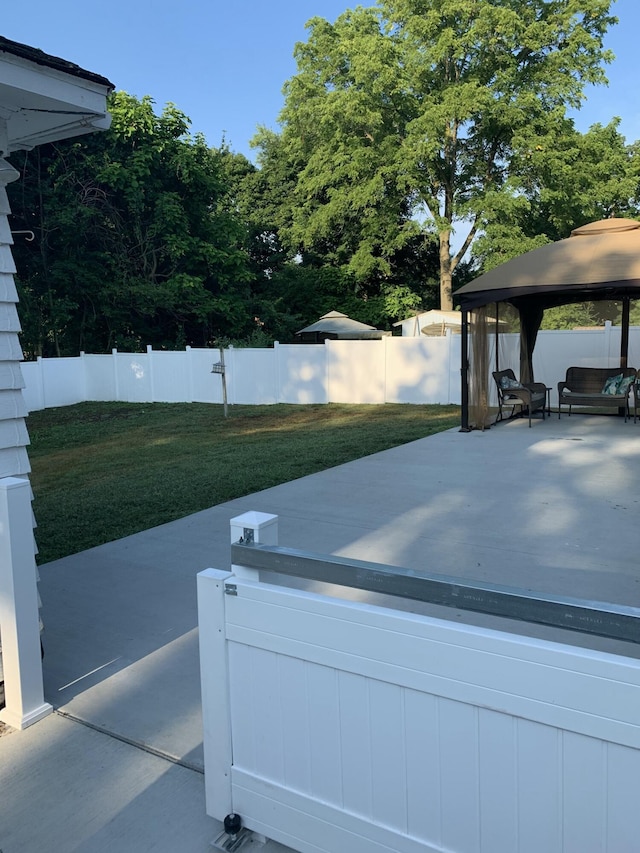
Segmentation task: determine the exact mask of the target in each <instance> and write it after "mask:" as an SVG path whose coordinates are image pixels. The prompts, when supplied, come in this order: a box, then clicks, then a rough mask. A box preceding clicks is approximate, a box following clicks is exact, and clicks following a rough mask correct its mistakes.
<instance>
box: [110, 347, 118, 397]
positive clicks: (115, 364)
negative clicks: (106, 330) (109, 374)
mask: <svg viewBox="0 0 640 853" xmlns="http://www.w3.org/2000/svg"><path fill="white" fill-rule="evenodd" d="M111 358H112V359H113V389H114V391H115V398H116V402H118V403H119V402H120V379H119V378H118V350H117V349H115V347H114V348H113V349H112V350H111Z"/></svg>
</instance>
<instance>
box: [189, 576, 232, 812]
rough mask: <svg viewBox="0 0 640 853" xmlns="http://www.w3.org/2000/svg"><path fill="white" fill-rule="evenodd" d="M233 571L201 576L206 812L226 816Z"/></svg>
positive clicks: (228, 808) (228, 804) (228, 801)
mask: <svg viewBox="0 0 640 853" xmlns="http://www.w3.org/2000/svg"><path fill="white" fill-rule="evenodd" d="M228 578H233V575H232V574H230V573H229V572H223V571H219V570H217V569H205V571H203V572H200V573H199V574H198V576H197V588H198V635H199V644H200V685H201V690H202V729H203V748H204V790H205V804H206V812H207V814H208V815H210V816H211V817H214V818H216V819H217V820H224V818H225V817H226V815H228V814H230V813H231V812H232V811H233V806H232V800H231V765H232V762H233V754H232V747H231V709H230V707H229V660H228V656H227V637H226V623H225V587H224V584H225V580H227V579H228Z"/></svg>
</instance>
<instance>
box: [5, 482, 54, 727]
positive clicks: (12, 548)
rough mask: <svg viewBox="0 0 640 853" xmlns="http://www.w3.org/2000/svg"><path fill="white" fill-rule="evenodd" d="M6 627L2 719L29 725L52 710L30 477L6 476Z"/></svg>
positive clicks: (21, 725) (19, 725)
mask: <svg viewBox="0 0 640 853" xmlns="http://www.w3.org/2000/svg"><path fill="white" fill-rule="evenodd" d="M0 530H2V536H0V631H1V632H2V665H3V669H4V689H5V708H4V710H3V711H0V719H1V720H2V721H3V722H5V723H7V724H8V725H10V726H13V727H14V728H16V729H24V728H26V727H27V726H30V725H31V724H32V723H35V722H37V721H38V720H41V719H42V718H43V717H46V716H47V715H48V714H50V713H51V711H52V710H53V708H52V707H51V705H49V704H48V703H47V702H45V701H44V690H43V685H42V658H41V647H40V617H39V614H38V591H37V587H36V582H37V581H36V561H35V555H34V542H33V526H32V513H31V486H30V484H29V481H28V480H25V479H22V478H18V477H5V478H4V479H2V480H0Z"/></svg>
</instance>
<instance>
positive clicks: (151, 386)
mask: <svg viewBox="0 0 640 853" xmlns="http://www.w3.org/2000/svg"><path fill="white" fill-rule="evenodd" d="M147 370H148V371H149V396H150V397H151V402H152V403H155V402H156V384H155V382H154V379H153V347H152V346H151V344H147Z"/></svg>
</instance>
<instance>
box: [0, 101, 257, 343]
mask: <svg viewBox="0 0 640 853" xmlns="http://www.w3.org/2000/svg"><path fill="white" fill-rule="evenodd" d="M109 110H110V112H111V114H112V126H111V129H110V130H109V131H108V132H107V133H104V134H95V135H93V136H87V137H83V138H82V139H81V140H77V141H69V142H62V143H58V144H56V145H47V146H41V147H40V148H38V149H36V151H34V152H32V153H29V154H28V155H27V156H26V158H25V159H24V160H23V161H22V163H21V164H19V165H22V167H23V173H24V175H23V180H22V181H21V182H16V187H15V189H13V190H12V197H11V205H12V210H13V213H14V220H13V223H12V224H13V227H14V228H15V229H16V230H21V229H30V230H32V231H33V232H34V235H35V239H34V240H33V242H31V243H26V242H23V241H18V242H17V243H16V261H17V266H18V287H19V290H20V297H21V301H22V303H23V310H22V318H23V326H24V333H23V341H24V348H25V350H26V352H27V353H28V354H32V355H38V354H45V355H47V354H55V355H60V354H62V355H67V354H71V355H73V354H76V353H77V352H78V350H79V349H86V350H93V351H103V350H108V349H110V348H111V347H113V346H120V347H124V346H126V347H128V348H131V347H133V348H138V347H140V346H144V345H145V344H154V345H156V346H163V347H175V346H181V345H184V344H185V343H194V344H199V345H203V344H206V343H207V342H210V341H211V340H212V339H213V338H214V337H216V336H218V335H221V334H223V335H227V336H234V335H236V336H237V335H240V334H243V333H244V332H245V331H246V329H247V316H248V311H247V309H246V302H247V296H248V283H249V281H250V278H251V272H250V270H249V266H248V260H247V255H246V251H245V249H244V246H243V239H244V231H243V229H242V225H241V223H240V222H239V220H238V218H237V217H236V216H235V215H234V212H233V210H232V204H231V200H230V189H229V181H228V178H227V175H226V173H225V170H224V168H223V163H222V154H221V152H220V151H218V150H216V149H209V148H208V147H207V145H206V142H205V140H204V139H203V138H202V137H201V136H196V137H195V138H191V137H189V135H188V127H189V122H188V119H187V118H186V116H184V114H183V113H181V112H180V110H178V109H177V108H176V107H175V106H173V105H171V104H169V105H167V106H166V107H165V108H164V110H163V111H162V113H161V114H160V115H156V114H155V112H154V109H153V102H152V100H151V99H150V98H143V99H142V100H138V99H136V98H134V97H132V96H131V95H128V94H126V93H124V92H118V93H115V94H114V95H113V96H112V97H111V100H110V103H109Z"/></svg>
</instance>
